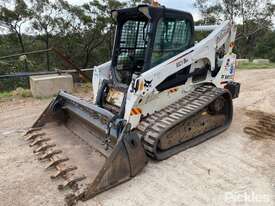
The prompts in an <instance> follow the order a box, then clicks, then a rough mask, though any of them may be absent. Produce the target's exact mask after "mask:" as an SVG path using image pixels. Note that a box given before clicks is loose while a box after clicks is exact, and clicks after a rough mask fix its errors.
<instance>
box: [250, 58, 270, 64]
mask: <svg viewBox="0 0 275 206" xmlns="http://www.w3.org/2000/svg"><path fill="white" fill-rule="evenodd" d="M253 63H254V64H269V63H270V60H269V59H254V60H253Z"/></svg>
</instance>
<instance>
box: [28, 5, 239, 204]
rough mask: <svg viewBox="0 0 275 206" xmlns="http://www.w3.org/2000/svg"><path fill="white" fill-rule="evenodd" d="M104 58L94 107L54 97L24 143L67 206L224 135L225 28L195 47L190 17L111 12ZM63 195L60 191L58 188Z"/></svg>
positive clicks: (228, 101) (231, 90)
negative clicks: (112, 26) (111, 35)
mask: <svg viewBox="0 0 275 206" xmlns="http://www.w3.org/2000/svg"><path fill="white" fill-rule="evenodd" d="M112 17H113V18H114V19H115V21H116V23H117V29H116V36H115V39H114V48H113V55H112V60H111V61H110V62H107V63H105V64H103V65H100V66H98V67H95V68H94V73H93V81H92V82H93V83H92V84H93V92H94V100H93V102H88V101H85V100H83V99H80V98H77V97H75V96H72V95H70V94H69V93H67V92H65V91H60V93H59V94H58V96H57V97H56V98H55V99H54V100H53V101H52V102H51V103H50V105H49V106H48V107H47V108H46V110H45V111H44V112H43V113H42V115H41V116H40V117H39V118H38V120H37V121H36V122H35V123H34V125H33V126H32V127H31V129H30V130H29V131H28V132H27V133H26V139H27V141H28V142H29V144H30V145H31V146H33V147H34V153H36V154H37V155H38V158H39V159H40V160H44V161H49V162H48V164H49V165H48V166H47V168H54V169H56V173H55V174H53V175H52V176H51V178H52V179H57V178H61V179H64V182H63V183H62V184H60V185H58V188H59V189H60V190H66V188H71V189H72V190H71V189H69V191H70V192H69V193H68V195H66V198H65V200H66V202H67V204H68V205H72V204H74V203H76V202H77V201H78V200H87V199H89V198H92V197H94V196H95V195H97V194H98V193H101V192H103V191H105V190H108V189H110V188H112V187H114V186H116V185H118V184H121V183H122V182H125V181H127V180H129V179H131V178H132V177H134V176H136V175H137V174H138V173H139V172H141V171H142V169H143V168H144V167H145V166H146V163H147V161H148V157H150V158H152V159H155V160H164V159H167V158H169V157H171V156H172V155H175V154H177V153H178V152H181V151H183V150H185V149H187V148H189V147H192V146H195V145H197V144H199V143H201V142H203V141H205V140H207V139H209V138H211V137H213V136H215V135H217V134H219V133H220V132H222V131H224V130H225V129H227V128H228V127H229V125H230V123H231V120H232V113H233V107H232V99H233V98H236V97H238V94H239V89H240V84H239V83H237V82H234V75H235V59H236V55H235V54H233V53H232V49H233V47H234V40H235V34H236V27H235V25H234V24H233V22H230V21H225V22H224V23H222V24H221V25H219V26H212V27H211V26H210V27H207V26H202V27H196V29H197V30H202V31H204V30H212V29H213V31H212V32H211V33H210V34H209V35H208V36H207V37H206V38H205V39H203V40H202V41H200V42H198V43H196V44H195V43H194V38H193V37H194V30H195V27H194V22H193V17H192V15H191V14H189V13H187V12H183V11H178V10H174V9H168V8H165V7H163V6H158V7H156V6H152V5H140V6H137V7H135V8H126V9H119V10H114V11H112ZM66 191H67V190H66Z"/></svg>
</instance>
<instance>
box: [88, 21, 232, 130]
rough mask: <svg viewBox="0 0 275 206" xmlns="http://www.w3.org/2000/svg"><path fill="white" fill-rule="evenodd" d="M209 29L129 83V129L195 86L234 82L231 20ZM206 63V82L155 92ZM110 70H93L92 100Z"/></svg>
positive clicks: (104, 66)
mask: <svg viewBox="0 0 275 206" xmlns="http://www.w3.org/2000/svg"><path fill="white" fill-rule="evenodd" d="M209 28H213V29H215V30H214V31H212V33H210V34H209V35H208V36H207V37H206V38H205V39H203V40H202V41H200V42H199V43H197V44H196V45H195V46H193V47H192V48H189V49H188V50H186V51H184V52H182V53H180V54H178V55H176V56H175V57H173V58H171V59H169V60H167V61H165V62H163V63H161V64H159V65H157V66H156V67H154V68H152V69H150V70H148V71H146V72H144V73H142V74H141V75H140V76H138V77H136V78H135V79H133V80H132V84H130V86H129V89H128V93H127V102H126V108H125V115H124V119H125V120H127V122H129V123H131V125H132V128H135V127H136V126H137V125H138V124H139V122H140V120H141V117H142V116H147V115H150V114H152V113H154V112H156V111H159V110H161V109H163V108H165V107H166V106H168V105H170V104H171V103H173V102H175V101H177V100H179V99H180V98H182V97H184V96H185V95H187V94H188V93H189V92H190V91H192V90H193V89H194V88H195V87H196V86H197V85H198V84H201V83H211V84H213V85H215V86H216V87H220V88H223V87H224V84H223V82H225V81H226V82H230V81H233V80H234V76H235V62H236V55H235V54H233V53H232V49H233V45H234V41H235V36H236V26H235V25H234V24H233V23H232V22H230V21H225V22H223V23H222V24H221V25H218V26H213V27H209ZM222 47H223V48H224V50H225V55H224V57H223V58H222V59H219V61H218V62H219V63H220V64H221V69H220V70H219V72H218V74H217V75H216V76H215V77H212V76H211V71H212V70H214V69H215V61H216V60H215V59H216V52H217V51H218V50H219V49H220V48H222ZM206 63H208V64H210V65H211V71H209V72H208V74H207V78H206V79H205V80H203V81H200V82H193V81H192V78H191V77H190V78H189V79H188V80H187V82H186V83H185V84H184V85H182V86H179V87H177V88H173V89H168V90H165V91H163V92H158V91H157V89H156V86H157V85H159V84H160V83H161V82H163V81H164V80H165V79H166V78H167V77H168V76H170V75H172V74H174V73H176V72H178V71H179V70H181V69H183V68H185V67H187V66H190V65H191V70H190V72H192V71H193V70H194V69H195V68H201V67H203V66H204V65H205V64H206ZM110 67H111V62H107V63H105V64H103V65H100V66H98V67H96V68H95V69H94V74H93V91H94V101H95V99H96V96H97V92H98V89H99V87H100V84H101V83H102V81H103V80H104V79H110V78H111V68H110ZM145 81H149V82H150V85H147V84H145ZM136 84H139V86H138V87H139V89H138V91H135V92H133V89H132V86H131V85H136ZM142 84H143V85H142ZM134 108H138V109H139V111H141V112H140V113H139V114H133V113H132V110H133V109H134Z"/></svg>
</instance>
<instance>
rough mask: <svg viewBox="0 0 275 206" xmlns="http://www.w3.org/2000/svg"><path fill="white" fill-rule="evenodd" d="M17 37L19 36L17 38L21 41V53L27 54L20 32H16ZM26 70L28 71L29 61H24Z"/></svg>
mask: <svg viewBox="0 0 275 206" xmlns="http://www.w3.org/2000/svg"><path fill="white" fill-rule="evenodd" d="M16 35H17V38H18V40H19V44H20V47H21V52H22V53H25V51H26V50H25V46H24V42H23V38H22V35H21V34H20V33H19V32H16ZM24 70H25V71H28V70H29V69H28V62H27V60H24Z"/></svg>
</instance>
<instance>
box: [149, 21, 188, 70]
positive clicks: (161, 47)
mask: <svg viewBox="0 0 275 206" xmlns="http://www.w3.org/2000/svg"><path fill="white" fill-rule="evenodd" d="M191 32H192V30H191V24H190V22H189V21H187V20H185V19H179V20H178V19H168V18H165V19H160V20H159V22H158V25H157V32H156V37H155V42H154V47H153V53H152V61H151V67H154V66H156V65H158V64H160V63H162V62H164V61H166V60H168V59H170V58H172V57H174V56H175V55H177V54H179V53H181V52H183V51H184V50H186V49H187V48H189V47H190V45H191V41H192V37H191Z"/></svg>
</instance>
